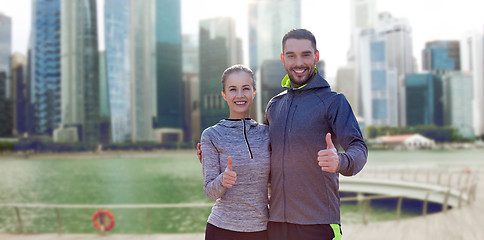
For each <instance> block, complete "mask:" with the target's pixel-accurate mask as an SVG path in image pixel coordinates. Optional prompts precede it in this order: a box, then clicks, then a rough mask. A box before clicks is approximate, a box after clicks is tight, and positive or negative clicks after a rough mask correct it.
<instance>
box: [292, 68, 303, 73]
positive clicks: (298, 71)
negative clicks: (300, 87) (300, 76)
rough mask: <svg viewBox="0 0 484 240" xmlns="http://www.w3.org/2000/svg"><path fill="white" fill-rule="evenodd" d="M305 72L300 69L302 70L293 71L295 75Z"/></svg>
mask: <svg viewBox="0 0 484 240" xmlns="http://www.w3.org/2000/svg"><path fill="white" fill-rule="evenodd" d="M304 71H305V69H302V70H294V72H296V73H303V72H304Z"/></svg>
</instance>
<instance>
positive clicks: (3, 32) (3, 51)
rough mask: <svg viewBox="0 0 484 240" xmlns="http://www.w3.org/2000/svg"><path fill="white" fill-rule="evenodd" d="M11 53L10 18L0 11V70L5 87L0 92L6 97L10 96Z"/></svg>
mask: <svg viewBox="0 0 484 240" xmlns="http://www.w3.org/2000/svg"><path fill="white" fill-rule="evenodd" d="M11 54H12V19H11V18H10V17H9V16H7V15H4V14H3V13H1V12H0V72H4V73H5V76H6V79H5V89H4V92H2V93H0V94H2V95H3V96H5V97H6V98H7V99H9V98H10V95H11V90H10V85H11V83H10V72H11V60H10V56H11Z"/></svg>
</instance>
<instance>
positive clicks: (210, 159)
mask: <svg viewBox="0 0 484 240" xmlns="http://www.w3.org/2000/svg"><path fill="white" fill-rule="evenodd" d="M222 96H223V97H224V99H225V101H227V104H228V106H229V109H230V116H229V119H224V120H221V121H220V122H218V123H217V124H216V125H214V126H212V127H209V128H207V129H205V130H204V131H203V133H202V138H201V150H202V152H203V154H202V166H203V178H204V191H205V194H206V195H207V197H208V198H210V199H211V200H214V201H215V204H214V206H213V208H212V212H211V214H210V216H209V217H208V220H207V227H206V230H205V239H260V240H265V239H267V221H268V215H269V213H268V181H269V165H270V148H269V135H268V127H267V126H266V125H262V124H259V123H257V122H256V121H254V120H252V119H250V107H251V106H252V102H253V99H254V96H255V81H254V76H253V73H252V70H250V69H249V68H247V67H245V66H242V65H234V66H232V67H229V68H227V69H226V70H225V71H224V73H223V74H222Z"/></svg>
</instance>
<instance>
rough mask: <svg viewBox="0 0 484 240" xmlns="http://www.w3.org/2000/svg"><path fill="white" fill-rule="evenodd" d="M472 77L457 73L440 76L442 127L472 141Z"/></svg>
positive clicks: (451, 72)
mask: <svg viewBox="0 0 484 240" xmlns="http://www.w3.org/2000/svg"><path fill="white" fill-rule="evenodd" d="M472 88H473V86H472V77H471V75H470V74H468V73H466V74H463V73H461V72H458V71H449V72H446V73H445V74H443V76H442V90H443V109H444V125H446V126H452V127H454V128H456V129H458V130H459V132H460V134H461V136H462V137H464V138H466V139H474V130H473V116H472V115H473V112H472V99H473V96H472Z"/></svg>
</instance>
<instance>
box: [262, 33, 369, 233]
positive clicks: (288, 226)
mask: <svg viewBox="0 0 484 240" xmlns="http://www.w3.org/2000/svg"><path fill="white" fill-rule="evenodd" d="M281 61H282V64H283V65H284V68H285V69H286V72H287V75H286V77H285V78H284V79H283V80H282V86H283V87H285V88H286V89H287V90H286V91H284V92H282V93H281V94H279V95H277V96H275V97H274V98H272V99H271V101H270V102H269V104H268V106H267V109H266V118H265V122H264V123H265V124H268V125H269V137H270V139H271V146H272V155H271V198H270V213H269V216H270V219H269V224H268V231H269V239H279V240H280V239H333V238H334V239H339V238H338V236H339V237H340V235H341V234H340V233H341V230H340V224H341V222H340V200H339V192H338V190H339V181H338V179H339V173H341V174H343V175H345V176H351V175H355V174H356V173H358V172H359V171H360V170H361V169H362V168H363V166H364V165H365V163H366V159H367V155H368V150H367V147H366V144H365V142H364V141H363V137H362V135H361V131H360V129H359V126H358V122H357V121H356V118H355V116H354V115H353V112H352V110H351V107H350V105H349V103H348V101H347V100H346V98H345V97H344V96H343V95H342V94H337V93H335V92H332V91H331V88H330V86H329V84H328V82H326V80H324V79H323V78H322V77H321V75H319V74H318V72H317V68H316V64H317V62H318V61H319V51H318V50H317V48H316V39H315V37H314V35H313V34H312V33H311V32H309V31H307V30H305V29H293V30H291V31H289V32H288V33H286V35H285V36H284V38H283V39H282V53H281ZM339 147H342V148H343V149H344V150H345V152H344V153H338V151H337V149H338V148H339ZM325 237H326V238H325Z"/></svg>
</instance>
